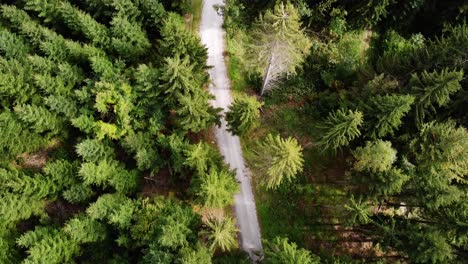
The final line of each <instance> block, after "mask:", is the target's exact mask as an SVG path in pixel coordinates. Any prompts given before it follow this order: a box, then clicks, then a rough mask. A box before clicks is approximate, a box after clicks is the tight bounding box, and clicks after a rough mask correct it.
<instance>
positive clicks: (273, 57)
mask: <svg viewBox="0 0 468 264" xmlns="http://www.w3.org/2000/svg"><path fill="white" fill-rule="evenodd" d="M252 39H253V40H254V44H253V46H252V50H251V52H250V53H251V54H250V56H251V59H250V60H249V64H251V65H252V67H253V68H254V69H253V70H254V71H256V72H258V73H259V74H261V75H262V76H263V84H262V90H261V93H260V94H261V95H263V93H264V92H265V91H267V90H269V89H271V88H272V84H273V83H274V82H275V81H276V80H277V79H278V78H280V77H282V75H284V74H288V75H290V74H295V73H296V68H297V67H298V66H299V65H300V64H301V63H302V62H303V61H304V59H305V57H306V56H307V55H308V54H309V51H310V47H311V42H310V40H309V39H308V38H307V36H306V35H305V33H304V31H303V30H302V29H301V22H300V16H299V13H298V11H297V9H296V8H295V7H294V6H293V5H292V4H291V3H289V2H288V3H286V4H284V3H283V2H280V3H278V4H277V5H275V7H274V9H273V10H267V11H266V12H265V14H264V15H262V16H260V18H259V19H258V21H257V25H256V28H255V31H254V33H253V36H252Z"/></svg>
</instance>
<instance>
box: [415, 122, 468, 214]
mask: <svg viewBox="0 0 468 264" xmlns="http://www.w3.org/2000/svg"><path fill="white" fill-rule="evenodd" d="M410 148H411V153H412V154H413V155H414V157H415V159H414V163H415V164H414V166H415V168H414V169H413V170H412V171H411V172H412V173H413V177H412V181H411V183H412V185H413V186H412V188H414V194H415V195H416V197H418V200H419V201H420V202H422V203H424V205H425V206H427V207H428V208H431V209H437V208H439V207H440V206H447V205H450V204H453V203H456V202H458V201H461V200H462V199H464V198H463V197H464V188H465V186H466V180H465V178H464V177H465V175H466V174H467V172H468V133H467V132H466V129H465V128H464V127H456V125H455V123H454V122H451V121H450V122H446V123H435V122H431V123H427V124H423V125H422V128H421V131H420V135H419V137H417V138H416V139H414V140H413V141H412V142H411V144H410Z"/></svg>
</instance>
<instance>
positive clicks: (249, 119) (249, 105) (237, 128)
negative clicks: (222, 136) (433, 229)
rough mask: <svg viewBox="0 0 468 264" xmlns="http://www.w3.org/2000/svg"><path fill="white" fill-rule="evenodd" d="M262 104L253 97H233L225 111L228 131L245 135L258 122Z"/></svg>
mask: <svg viewBox="0 0 468 264" xmlns="http://www.w3.org/2000/svg"><path fill="white" fill-rule="evenodd" d="M262 105H263V103H261V102H259V101H257V100H256V99H255V97H247V96H245V97H241V98H235V99H234V102H233V103H232V104H231V106H229V111H228V112H227V113H226V122H227V125H228V129H229V131H230V132H232V133H233V134H235V135H246V134H248V133H249V132H250V131H252V129H254V128H255V127H256V126H257V125H258V123H259V118H260V111H259V109H260V108H261V107H262Z"/></svg>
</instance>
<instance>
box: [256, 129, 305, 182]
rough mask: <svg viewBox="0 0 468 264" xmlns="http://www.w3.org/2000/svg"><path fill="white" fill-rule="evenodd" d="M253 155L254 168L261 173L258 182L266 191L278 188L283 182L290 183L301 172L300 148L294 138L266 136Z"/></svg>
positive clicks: (302, 161) (302, 160) (301, 157)
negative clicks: (254, 158)
mask: <svg viewBox="0 0 468 264" xmlns="http://www.w3.org/2000/svg"><path fill="white" fill-rule="evenodd" d="M255 155H256V160H257V164H256V166H257V167H258V169H259V170H260V171H261V172H262V178H261V179H260V181H261V183H262V185H264V186H265V187H266V188H268V189H274V188H278V186H279V185H280V184H281V183H282V182H283V181H291V180H293V179H294V178H295V177H296V176H297V174H298V173H300V172H302V168H303V164H304V159H303V156H302V147H301V146H300V145H299V143H298V142H297V140H296V139H294V138H291V137H289V138H287V139H283V138H281V137H280V136H279V135H277V136H275V137H274V136H273V135H271V134H268V135H267V137H266V138H265V139H264V140H263V141H262V142H261V143H260V144H259V145H258V147H257V149H256V150H255Z"/></svg>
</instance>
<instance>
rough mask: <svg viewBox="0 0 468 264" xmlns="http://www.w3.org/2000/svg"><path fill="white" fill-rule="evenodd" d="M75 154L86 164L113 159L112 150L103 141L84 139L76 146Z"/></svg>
mask: <svg viewBox="0 0 468 264" xmlns="http://www.w3.org/2000/svg"><path fill="white" fill-rule="evenodd" d="M75 148H76V153H77V154H78V156H80V157H82V158H83V160H85V161H87V162H98V161H100V160H105V159H107V158H113V157H114V149H113V148H112V147H111V146H109V145H108V144H106V142H105V141H99V140H96V139H85V140H83V141H82V142H80V143H78V144H77V145H76V147H75Z"/></svg>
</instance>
